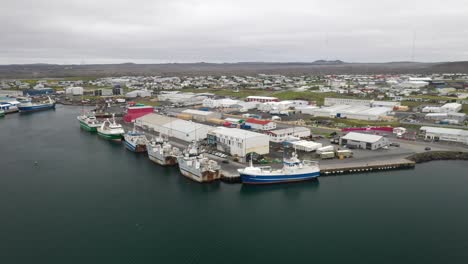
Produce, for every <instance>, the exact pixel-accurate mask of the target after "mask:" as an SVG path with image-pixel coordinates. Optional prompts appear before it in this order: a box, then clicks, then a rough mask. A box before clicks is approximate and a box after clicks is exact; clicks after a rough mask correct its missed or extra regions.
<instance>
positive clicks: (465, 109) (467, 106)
mask: <svg viewBox="0 0 468 264" xmlns="http://www.w3.org/2000/svg"><path fill="white" fill-rule="evenodd" d="M461 111H462V113H465V114H467V115H468V104H464V105H463V107H462V110H461Z"/></svg>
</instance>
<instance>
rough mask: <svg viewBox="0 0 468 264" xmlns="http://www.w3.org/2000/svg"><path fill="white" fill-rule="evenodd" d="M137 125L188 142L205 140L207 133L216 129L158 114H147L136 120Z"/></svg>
mask: <svg viewBox="0 0 468 264" xmlns="http://www.w3.org/2000/svg"><path fill="white" fill-rule="evenodd" d="M135 124H136V125H137V126H140V127H143V128H145V129H150V130H153V131H155V132H157V133H160V134H163V135H168V136H170V137H174V138H177V139H180V140H183V141H186V142H192V141H194V140H200V139H205V138H206V137H207V133H208V132H209V131H211V130H213V129H214V127H212V126H207V125H203V124H199V123H195V122H192V121H186V120H181V119H177V118H171V117H167V116H163V115H158V114H147V115H144V116H142V117H139V118H137V119H136V120H135Z"/></svg>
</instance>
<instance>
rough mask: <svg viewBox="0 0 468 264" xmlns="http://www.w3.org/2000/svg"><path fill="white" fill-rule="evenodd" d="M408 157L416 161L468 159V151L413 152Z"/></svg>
mask: <svg viewBox="0 0 468 264" xmlns="http://www.w3.org/2000/svg"><path fill="white" fill-rule="evenodd" d="M406 159H408V160H412V161H414V162H416V163H423V162H428V161H433V160H468V152H462V151H428V152H424V153H416V154H413V155H411V156H409V157H407V158H406Z"/></svg>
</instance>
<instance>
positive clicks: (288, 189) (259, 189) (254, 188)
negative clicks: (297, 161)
mask: <svg viewBox="0 0 468 264" xmlns="http://www.w3.org/2000/svg"><path fill="white" fill-rule="evenodd" d="M319 185H320V182H319V180H318V179H317V178H315V179H312V180H308V181H303V182H296V183H279V184H265V185H255V184H253V185H250V184H242V186H241V188H240V193H241V194H242V195H243V196H245V195H261V194H265V193H279V192H283V193H285V194H286V195H287V196H290V195H296V194H301V193H304V192H315V191H317V190H318V187H319Z"/></svg>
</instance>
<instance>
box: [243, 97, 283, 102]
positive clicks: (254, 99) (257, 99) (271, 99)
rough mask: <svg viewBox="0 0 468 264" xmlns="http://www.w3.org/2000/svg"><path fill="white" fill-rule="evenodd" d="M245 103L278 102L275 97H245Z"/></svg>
mask: <svg viewBox="0 0 468 264" xmlns="http://www.w3.org/2000/svg"><path fill="white" fill-rule="evenodd" d="M245 101H246V102H259V103H265V102H278V101H279V100H278V98H276V97H270V96H247V98H245Z"/></svg>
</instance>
